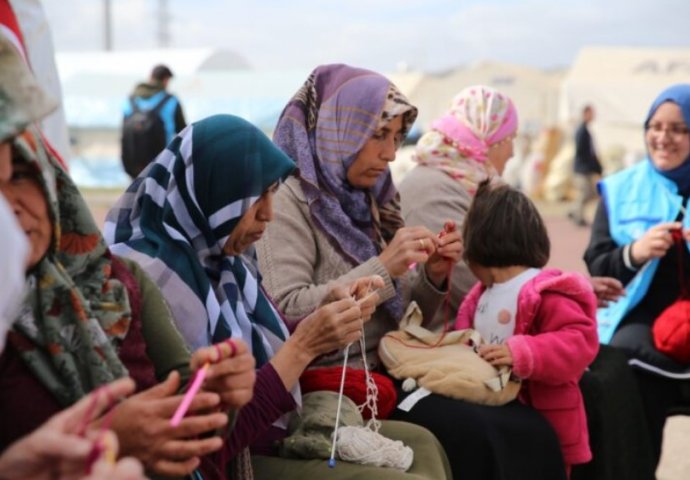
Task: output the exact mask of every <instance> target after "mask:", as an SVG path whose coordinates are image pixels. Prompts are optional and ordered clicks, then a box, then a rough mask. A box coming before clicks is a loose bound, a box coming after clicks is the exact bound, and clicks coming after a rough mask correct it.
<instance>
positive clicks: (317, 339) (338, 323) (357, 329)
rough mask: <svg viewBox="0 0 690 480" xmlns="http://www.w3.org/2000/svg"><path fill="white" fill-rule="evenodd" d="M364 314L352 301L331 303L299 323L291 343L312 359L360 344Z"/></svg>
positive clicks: (350, 298) (354, 301) (349, 298)
mask: <svg viewBox="0 0 690 480" xmlns="http://www.w3.org/2000/svg"><path fill="white" fill-rule="evenodd" d="M361 328H362V311H361V309H360V306H359V305H358V304H357V301H356V300H355V299H353V298H352V297H347V298H344V299H342V300H337V301H335V302H331V303H329V304H328V305H324V306H322V307H319V308H318V309H317V310H315V311H314V312H313V313H312V314H311V315H309V316H307V317H306V318H305V319H304V320H302V321H301V322H299V324H298V325H297V328H296V329H295V331H294V333H293V334H292V337H291V339H293V341H294V342H296V344H297V345H298V346H299V348H300V350H301V351H303V352H304V354H306V355H307V356H309V357H311V359H310V361H311V360H313V359H314V358H316V357H318V356H319V355H323V354H324V353H328V352H332V351H334V350H338V349H340V348H342V347H344V346H345V345H349V344H350V343H352V342H356V341H357V340H359V337H360V336H361V335H362V332H361Z"/></svg>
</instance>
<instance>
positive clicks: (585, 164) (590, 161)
mask: <svg viewBox="0 0 690 480" xmlns="http://www.w3.org/2000/svg"><path fill="white" fill-rule="evenodd" d="M574 169H575V172H576V173H582V174H585V175H588V174H593V173H598V174H601V171H602V170H601V164H600V163H599V159H598V158H597V154H596V152H595V151H594V143H593V142H592V135H590V133H589V130H588V129H587V124H586V123H584V122H583V123H581V124H580V126H579V127H578V129H577V131H576V132H575V166H574Z"/></svg>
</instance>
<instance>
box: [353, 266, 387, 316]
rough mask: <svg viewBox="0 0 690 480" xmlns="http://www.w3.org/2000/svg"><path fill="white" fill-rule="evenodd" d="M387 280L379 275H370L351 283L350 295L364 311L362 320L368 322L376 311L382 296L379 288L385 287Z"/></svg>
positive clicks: (362, 311)
mask: <svg viewBox="0 0 690 480" xmlns="http://www.w3.org/2000/svg"><path fill="white" fill-rule="evenodd" d="M385 285H386V282H384V281H383V278H381V277H380V276H379V275H370V276H368V277H362V278H358V279H357V280H355V281H354V282H353V283H352V285H350V296H352V297H353V298H354V299H355V301H356V302H357V305H359V309H360V311H361V313H362V320H363V321H365V322H367V321H369V319H370V318H371V316H372V315H373V314H374V312H375V311H376V306H377V305H378V304H379V300H381V297H380V296H379V294H378V292H377V290H378V289H379V288H383V287H384V286H385Z"/></svg>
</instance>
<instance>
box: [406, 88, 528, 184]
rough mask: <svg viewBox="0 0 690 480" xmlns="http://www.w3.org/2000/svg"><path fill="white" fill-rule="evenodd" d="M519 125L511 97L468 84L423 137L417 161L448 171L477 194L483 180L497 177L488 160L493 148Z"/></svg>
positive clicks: (512, 133) (416, 157)
mask: <svg viewBox="0 0 690 480" xmlns="http://www.w3.org/2000/svg"><path fill="white" fill-rule="evenodd" d="M517 124H518V118H517V111H516V110H515V106H514V105H513V102H512V101H511V100H510V98H508V97H507V96H505V95H503V94H502V93H500V92H499V91H497V90H495V89H493V88H491V87H487V86H482V85H476V86H472V87H467V88H465V89H464V90H462V91H461V92H460V93H458V94H457V95H456V96H455V98H454V99H453V101H452V103H451V108H450V110H449V111H448V112H447V113H446V114H445V115H443V116H442V117H441V118H439V119H437V120H436V121H434V122H433V123H432V125H431V131H429V132H427V133H425V134H424V135H422V137H421V138H420V139H419V141H418V142H417V147H416V150H415V156H414V160H415V161H416V162H417V163H419V164H420V165H426V166H428V167H433V168H438V169H439V170H441V171H443V172H445V173H446V174H448V175H449V176H450V177H451V178H453V179H454V180H456V181H457V182H460V183H461V184H463V185H464V186H465V188H467V190H468V192H469V193H470V194H472V195H474V193H475V191H476V189H477V186H478V185H479V183H480V182H481V181H482V180H484V179H486V178H489V177H496V176H497V172H496V169H495V168H494V167H493V165H491V162H488V161H487V160H488V152H489V148H491V146H493V145H496V144H497V143H499V142H501V141H503V140H506V139H508V138H509V137H511V136H512V135H514V134H515V131H516V130H517Z"/></svg>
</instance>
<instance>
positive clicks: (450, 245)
mask: <svg viewBox="0 0 690 480" xmlns="http://www.w3.org/2000/svg"><path fill="white" fill-rule="evenodd" d="M461 255H462V236H461V235H460V232H459V231H458V230H457V227H456V225H455V222H453V221H451V220H448V221H447V222H446V223H445V225H444V226H443V230H442V231H441V232H440V233H439V234H438V238H437V239H436V250H435V251H434V252H433V253H432V254H431V255H430V256H429V260H427V262H426V264H425V265H424V268H425V270H426V274H427V276H428V277H429V279H430V280H431V281H432V282H433V283H434V285H436V286H441V285H443V282H444V281H445V279H446V277H447V276H448V273H449V271H450V269H451V268H452V267H453V266H454V265H455V264H456V263H457V262H458V260H460V256H461Z"/></svg>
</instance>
